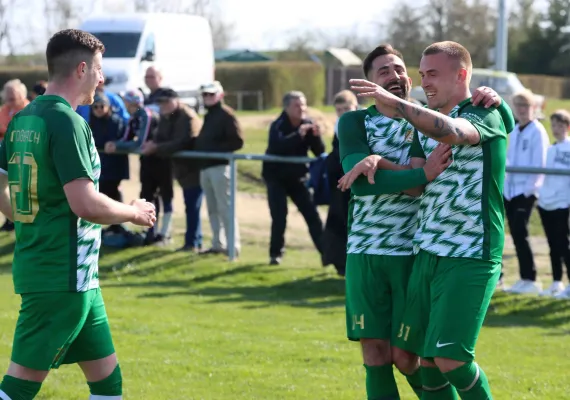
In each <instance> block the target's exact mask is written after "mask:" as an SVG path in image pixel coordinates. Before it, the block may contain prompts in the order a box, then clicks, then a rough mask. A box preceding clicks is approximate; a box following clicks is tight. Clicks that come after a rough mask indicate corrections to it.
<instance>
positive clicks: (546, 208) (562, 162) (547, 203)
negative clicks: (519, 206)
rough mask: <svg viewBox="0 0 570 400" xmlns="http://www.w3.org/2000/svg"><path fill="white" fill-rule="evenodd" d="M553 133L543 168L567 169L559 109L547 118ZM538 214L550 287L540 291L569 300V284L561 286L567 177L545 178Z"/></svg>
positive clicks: (567, 259) (568, 146)
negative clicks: (545, 244) (549, 269)
mask: <svg viewBox="0 0 570 400" xmlns="http://www.w3.org/2000/svg"><path fill="white" fill-rule="evenodd" d="M550 125H551V127H552V134H553V135H554V137H555V138H556V143H554V144H553V145H552V146H550V148H549V149H548V152H547V155H546V168H555V169H566V170H570V139H568V129H569V128H570V113H569V112H568V111H566V110H558V111H556V112H555V113H554V114H552V115H551V116H550ZM538 212H539V214H540V219H541V221H542V226H543V227H544V233H546V239H547V240H548V246H549V247H550V264H551V266H552V279H553V282H552V285H551V286H550V287H549V288H548V289H546V290H545V291H544V292H542V293H541V294H542V295H545V296H554V297H557V298H561V299H569V298H570V285H569V286H567V287H566V288H564V284H563V283H562V275H563V272H562V265H563V264H566V273H567V275H568V279H569V280H570V248H569V242H568V236H569V235H570V229H569V227H568V218H569V217H570V176H563V175H546V176H545V178H544V183H543V184H542V187H541V188H540V190H539V196H538Z"/></svg>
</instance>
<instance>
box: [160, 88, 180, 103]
mask: <svg viewBox="0 0 570 400" xmlns="http://www.w3.org/2000/svg"><path fill="white" fill-rule="evenodd" d="M178 97H179V96H178V93H176V91H175V90H174V89H171V88H162V89H160V92H159V94H158V96H157V101H164V100H171V99H177V98H178Z"/></svg>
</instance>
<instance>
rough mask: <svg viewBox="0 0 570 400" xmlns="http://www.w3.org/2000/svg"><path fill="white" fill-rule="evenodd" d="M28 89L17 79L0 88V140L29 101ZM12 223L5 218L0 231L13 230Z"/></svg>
mask: <svg viewBox="0 0 570 400" xmlns="http://www.w3.org/2000/svg"><path fill="white" fill-rule="evenodd" d="M27 95H28V90H27V89H26V85H24V84H23V83H22V81H20V80H19V79H12V80H11V81H8V82H6V83H5V84H4V89H3V90H2V102H3V105H2V107H0V140H3V139H4V135H5V134H6V130H7V129H8V124H9V123H10V121H11V120H12V117H13V116H14V114H16V113H17V112H19V111H20V110H22V109H24V107H26V106H27V105H28V104H29V103H30V102H29V101H28V99H27ZM13 230H14V223H13V222H11V221H10V220H8V219H6V222H5V223H4V225H3V226H2V227H1V228H0V231H7V232H10V231H13Z"/></svg>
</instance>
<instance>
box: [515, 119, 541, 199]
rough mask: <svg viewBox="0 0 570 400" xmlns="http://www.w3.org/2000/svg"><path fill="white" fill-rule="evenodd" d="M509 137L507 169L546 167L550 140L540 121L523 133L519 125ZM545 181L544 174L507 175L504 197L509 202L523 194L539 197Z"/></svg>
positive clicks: (525, 129) (530, 125)
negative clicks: (539, 191)
mask: <svg viewBox="0 0 570 400" xmlns="http://www.w3.org/2000/svg"><path fill="white" fill-rule="evenodd" d="M509 136H510V137H509V148H508V149H507V167H534V168H544V167H545V166H546V153H547V151H548V147H549V145H550V139H549V138H548V133H546V129H544V126H543V125H542V124H541V123H540V122H539V121H538V120H534V121H531V122H529V123H528V125H527V126H525V127H524V128H523V130H522V132H521V130H520V126H519V124H517V125H516V126H515V129H514V130H513V131H512V132H511V134H510V135H509ZM543 180H544V175H542V174H521V173H516V174H515V173H507V174H506V176H505V191H504V196H505V198H506V199H507V200H511V199H512V198H513V197H517V196H519V195H521V194H522V195H524V196H526V197H529V196H538V190H539V189H540V187H541V186H542V182H543Z"/></svg>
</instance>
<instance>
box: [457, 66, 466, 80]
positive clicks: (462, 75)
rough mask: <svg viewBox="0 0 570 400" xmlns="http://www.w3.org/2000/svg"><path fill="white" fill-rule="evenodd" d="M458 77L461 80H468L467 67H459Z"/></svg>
mask: <svg viewBox="0 0 570 400" xmlns="http://www.w3.org/2000/svg"><path fill="white" fill-rule="evenodd" d="M458 79H459V81H460V82H465V81H466V80H467V69H465V68H459V74H458Z"/></svg>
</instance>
